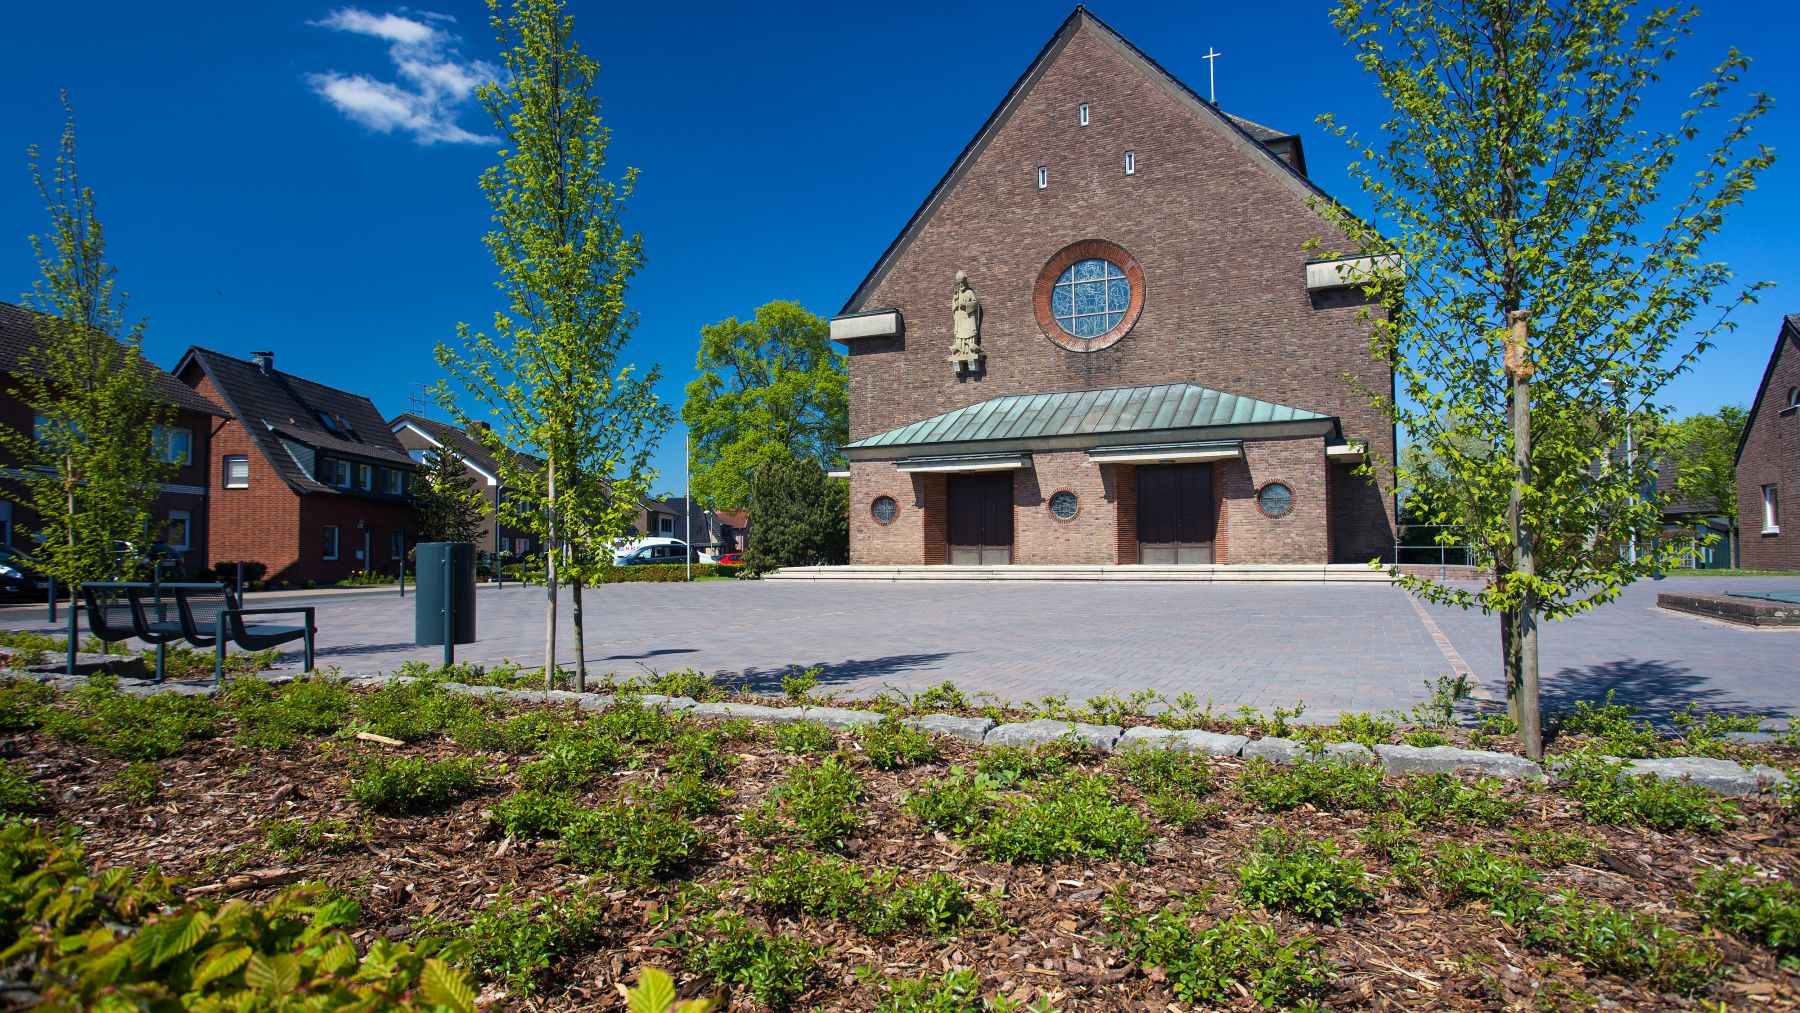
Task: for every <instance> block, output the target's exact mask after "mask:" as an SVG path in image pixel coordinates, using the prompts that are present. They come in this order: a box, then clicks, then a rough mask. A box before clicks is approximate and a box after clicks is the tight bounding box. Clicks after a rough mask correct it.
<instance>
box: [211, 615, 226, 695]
mask: <svg viewBox="0 0 1800 1013" xmlns="http://www.w3.org/2000/svg"><path fill="white" fill-rule="evenodd" d="M213 632H214V633H216V634H218V636H217V637H216V638H214V640H213V682H215V683H217V684H218V685H219V686H220V687H221V688H222V687H224V685H225V613H223V612H220V613H219V625H218V628H217V629H216V630H214V631H213Z"/></svg>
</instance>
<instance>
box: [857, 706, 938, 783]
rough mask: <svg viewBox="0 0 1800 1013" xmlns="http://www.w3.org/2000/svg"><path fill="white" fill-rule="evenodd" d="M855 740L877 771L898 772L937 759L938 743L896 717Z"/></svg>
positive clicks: (863, 731)
mask: <svg viewBox="0 0 1800 1013" xmlns="http://www.w3.org/2000/svg"><path fill="white" fill-rule="evenodd" d="M856 741H857V744H858V745H861V746H862V748H863V752H864V753H865V754H866V755H867V756H868V757H869V762H870V763H872V764H874V765H875V768H876V769H877V770H899V769H901V768H903V767H914V766H917V765H919V764H921V763H930V762H931V761H932V760H935V759H937V756H938V747H937V742H936V741H935V740H933V739H932V737H931V736H929V735H927V734H925V733H924V732H921V731H919V730H918V729H916V728H913V727H910V726H908V725H906V724H904V723H902V722H900V721H898V720H895V719H894V718H891V717H890V718H888V719H886V720H884V721H882V722H881V723H880V724H877V725H870V726H867V727H865V728H863V729H862V730H860V731H858V732H857V733H856Z"/></svg>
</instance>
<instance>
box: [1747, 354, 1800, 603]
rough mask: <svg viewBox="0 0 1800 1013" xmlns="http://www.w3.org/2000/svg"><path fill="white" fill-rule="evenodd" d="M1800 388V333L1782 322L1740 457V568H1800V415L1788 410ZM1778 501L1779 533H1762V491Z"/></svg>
mask: <svg viewBox="0 0 1800 1013" xmlns="http://www.w3.org/2000/svg"><path fill="white" fill-rule="evenodd" d="M1795 387H1800V330H1796V329H1795V327H1794V326H1793V325H1792V324H1791V323H1787V324H1784V325H1783V326H1782V329H1781V334H1780V335H1779V336H1778V337H1777V338H1776V349H1775V352H1774V365H1773V367H1772V368H1771V369H1770V370H1769V373H1768V379H1767V381H1766V382H1765V383H1764V385H1763V390H1762V394H1761V396H1760V398H1759V399H1758V404H1757V406H1756V417H1755V418H1753V419H1751V420H1750V423H1749V424H1750V435H1749V437H1748V438H1747V439H1746V440H1745V441H1744V451H1743V453H1742V454H1741V455H1740V456H1739V457H1738V466H1737V483H1738V531H1739V536H1738V538H1739V546H1740V555H1741V556H1742V557H1743V563H1742V565H1743V566H1745V567H1748V568H1750V569H1756V570H1800V412H1796V411H1790V410H1789V409H1788V408H1787V400H1788V391H1790V390H1792V389H1793V388H1795ZM1765 485H1773V486H1775V488H1776V492H1777V494H1778V496H1779V497H1780V507H1781V517H1780V521H1781V524H1780V527H1781V530H1780V533H1779V534H1768V535H1765V534H1763V533H1762V531H1763V492H1762V487H1763V486H1765Z"/></svg>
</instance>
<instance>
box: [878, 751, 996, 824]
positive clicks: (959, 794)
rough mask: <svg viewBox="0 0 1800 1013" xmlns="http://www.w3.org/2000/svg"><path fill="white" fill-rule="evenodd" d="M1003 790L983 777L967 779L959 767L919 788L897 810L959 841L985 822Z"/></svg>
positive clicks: (991, 779)
mask: <svg viewBox="0 0 1800 1013" xmlns="http://www.w3.org/2000/svg"><path fill="white" fill-rule="evenodd" d="M1003 786H1004V785H1003V782H1001V781H999V780H997V779H995V778H994V777H991V776H989V775H987V774H975V775H970V774H968V773H967V772H966V771H964V770H963V769H962V768H961V767H952V768H950V774H949V776H948V777H941V778H934V779H932V780H929V781H926V782H924V783H923V784H921V785H919V787H918V788H916V789H914V790H913V791H912V792H910V793H909V794H908V795H907V796H906V797H905V798H904V799H903V800H902V801H901V806H902V807H903V808H905V809H906V811H907V812H909V813H912V814H913V815H914V816H915V817H917V818H918V820H919V822H921V823H923V824H925V825H926V826H927V827H929V828H931V829H932V830H941V831H943V832H944V833H947V834H950V835H951V836H953V837H962V836H966V835H967V834H969V833H970V832H971V831H973V830H974V829H975V828H976V827H978V826H980V825H981V824H982V823H983V822H985V821H986V820H987V819H988V817H989V816H990V815H992V813H993V812H994V810H995V808H996V807H997V806H998V805H999V804H1000V802H1001V801H1002V800H1004V799H1005V798H1006V795H1005V793H1004V792H1003V791H1002V788H1003Z"/></svg>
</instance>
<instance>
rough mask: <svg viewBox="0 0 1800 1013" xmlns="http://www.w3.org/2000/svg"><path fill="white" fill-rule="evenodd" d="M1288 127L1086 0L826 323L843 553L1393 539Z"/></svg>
mask: <svg viewBox="0 0 1800 1013" xmlns="http://www.w3.org/2000/svg"><path fill="white" fill-rule="evenodd" d="M1321 196H1322V195H1321V194H1320V193H1319V192H1318V191H1317V190H1316V188H1314V187H1313V186H1312V185H1311V184H1310V183H1309V182H1308V181H1307V180H1306V178H1305V175H1304V160H1303V157H1302V153H1301V148H1300V144H1299V141H1298V139H1297V138H1294V137H1291V136H1286V135H1282V134H1279V133H1278V132H1276V131H1272V130H1268V129H1266V128H1262V127H1259V126H1257V125H1255V124H1250V123H1247V122H1245V121H1241V120H1234V119H1233V118H1231V117H1228V116H1226V115H1224V114H1222V113H1221V112H1219V111H1218V110H1216V109H1215V108H1214V107H1212V106H1210V105H1209V104H1207V103H1206V102H1205V101H1204V100H1202V99H1200V98H1199V97H1198V96H1195V95H1194V94H1193V93H1191V92H1190V91H1188V90H1187V89H1186V88H1185V87H1183V86H1182V85H1181V84H1180V83H1179V82H1177V81H1175V80H1174V79H1173V78H1172V77H1170V76H1169V75H1168V74H1167V73H1166V72H1164V71H1163V70H1162V69H1161V68H1160V67H1158V66H1157V65H1156V64H1155V63H1153V62H1152V61H1151V60H1149V59H1148V58H1147V57H1146V56H1144V55H1143V54H1142V53H1141V52H1139V51H1138V50H1137V49H1136V48H1135V47H1133V46H1132V45H1131V44H1130V43H1129V42H1127V41H1125V40H1124V39H1123V38H1122V37H1120V36H1119V35H1117V33H1115V32H1113V31H1112V29H1110V28H1109V27H1107V26H1106V25H1105V24H1103V23H1102V22H1100V21H1099V20H1098V19H1096V18H1094V17H1093V16H1092V15H1091V14H1089V13H1088V12H1087V11H1085V10H1084V9H1081V8H1077V9H1076V11H1075V13H1074V14H1073V15H1071V16H1070V18H1069V19H1068V20H1067V21H1066V22H1064V24H1063V25H1062V27H1061V28H1060V29H1059V30H1058V31H1057V33H1056V35H1055V36H1054V37H1053V38H1052V39H1051V41H1050V43H1049V45H1047V46H1046V47H1045V49H1044V51H1043V52H1042V53H1041V54H1040V55H1039V56H1038V58H1037V60H1036V61H1034V62H1033V64H1032V65H1031V67H1030V68H1029V69H1028V70H1027V71H1026V73H1025V75H1024V76H1023V77H1021V78H1020V80H1019V82H1018V83H1017V84H1016V85H1015V86H1014V88H1013V90H1012V91H1011V92H1010V93H1009V94H1008V95H1007V97H1006V99H1005V101H1003V102H1002V104H1001V106H1000V108H999V109H997V110H996V111H995V113H994V115H993V117H992V118H991V119H990V120H989V122H988V123H987V125H986V126H984V127H983V129H982V131H981V133H980V134H979V135H977V137H976V138H975V139H974V140H973V141H972V142H971V143H970V145H969V146H968V148H967V149H965V150H964V152H963V153H962V154H961V155H960V156H959V157H958V158H957V160H956V162H955V164H954V165H953V166H952V168H951V170H950V172H949V173H948V174H947V175H946V176H945V177H944V179H943V181H942V182H940V183H939V185H938V186H937V187H936V188H935V189H934V190H933V191H932V193H931V195H930V196H929V197H928V198H927V200H926V202H925V204H924V205H923V206H922V207H921V208H920V209H919V211H918V213H917V214H916V215H915V216H914V218H913V220H912V221H911V222H910V223H908V225H907V227H906V229H905V230H904V231H903V232H902V233H901V235H900V237H899V238H898V239H896V240H895V242H894V244H893V245H892V246H891V247H890V248H889V250H888V251H887V252H886V253H885V254H884V255H883V257H882V258H881V260H880V261H879V262H878V263H877V264H876V265H875V268H874V270H873V271H871V272H870V275H869V277H868V278H867V279H866V280H865V281H864V283H863V284H862V285H861V286H860V287H859V289H858V291H857V292H856V293H855V295H854V296H852V298H851V300H850V302H849V304H848V305H846V307H845V309H844V312H843V313H842V314H841V315H839V316H838V317H837V318H835V319H834V320H833V321H832V334H833V337H834V338H835V339H836V340H838V341H840V342H841V343H842V344H843V345H844V346H845V348H846V349H847V350H848V352H849V357H850V440H851V442H850V443H849V445H848V446H847V447H846V448H845V457H846V459H847V460H848V461H849V471H850V511H851V562H852V563H858V564H918V563H925V564H958V563H977V564H987V565H993V564H1007V563H1016V564H1031V563H1101V564H1110V563H1127V564H1130V563H1158V564H1182V563H1227V564H1248V563H1325V562H1366V561H1368V560H1369V559H1372V558H1375V557H1377V556H1384V557H1385V556H1390V555H1391V552H1392V546H1393V512H1392V502H1391V498H1390V497H1389V496H1387V495H1386V494H1384V493H1383V491H1382V490H1381V489H1380V488H1379V487H1378V485H1377V484H1375V483H1373V482H1372V481H1371V480H1369V479H1367V478H1365V477H1362V476H1359V475H1357V474H1355V470H1356V466H1357V465H1358V464H1360V463H1362V461H1363V459H1364V456H1365V455H1366V454H1373V455H1374V457H1375V458H1376V459H1378V460H1391V459H1392V457H1393V453H1394V431H1393V427H1392V425H1391V424H1390V423H1389V422H1388V421H1387V420H1386V419H1384V418H1383V417H1382V416H1381V415H1380V413H1379V412H1377V411H1375V410H1374V409H1373V408H1372V407H1370V406H1369V404H1368V401H1367V398H1366V397H1365V396H1364V395H1363V394H1362V393H1359V391H1358V390H1357V389H1356V388H1355V386H1353V385H1352V383H1351V382H1350V381H1349V380H1348V379H1346V377H1348V376H1355V377H1357V378H1358V380H1359V382H1360V383H1361V384H1362V385H1363V386H1365V387H1366V388H1369V389H1373V390H1377V391H1382V392H1386V391H1388V390H1390V389H1391V386H1392V372H1391V370H1390V368H1389V367H1388V365H1387V364H1386V363H1385V362H1382V361H1379V360H1376V359H1374V358H1372V357H1371V354H1370V349H1369V333H1368V328H1367V325H1366V324H1364V323H1359V321H1358V320H1357V314H1358V309H1359V303H1360V299H1359V296H1358V294H1357V290H1356V289H1355V288H1354V287H1352V286H1348V285H1346V284H1344V282H1343V278H1344V277H1345V276H1347V273H1348V272H1347V271H1341V270H1339V268H1340V267H1341V266H1343V263H1344V262H1339V263H1333V264H1320V263H1316V262H1311V261H1309V256H1311V254H1309V252H1308V243H1309V241H1317V242H1318V243H1319V244H1320V248H1323V249H1333V248H1339V249H1341V248H1344V247H1345V246H1347V245H1348V244H1347V243H1346V241H1345V239H1344V237H1343V236H1342V235H1341V234H1339V233H1338V232H1337V231H1336V230H1335V229H1333V228H1332V227H1331V226H1330V225H1329V224H1327V223H1326V222H1325V221H1324V220H1323V218H1321V216H1320V215H1319V214H1318V213H1317V212H1316V211H1314V210H1313V208H1312V203H1311V202H1312V201H1313V200H1315V199H1317V198H1319V197H1321Z"/></svg>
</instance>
